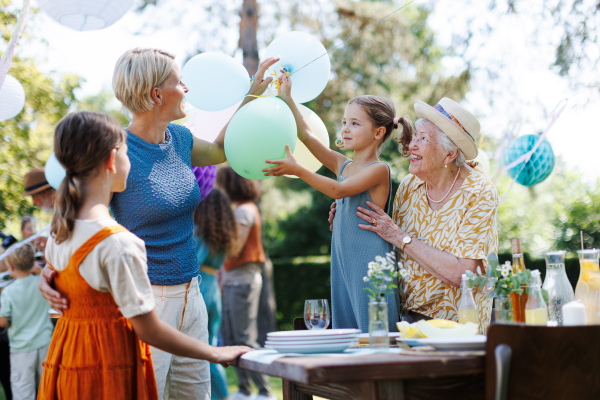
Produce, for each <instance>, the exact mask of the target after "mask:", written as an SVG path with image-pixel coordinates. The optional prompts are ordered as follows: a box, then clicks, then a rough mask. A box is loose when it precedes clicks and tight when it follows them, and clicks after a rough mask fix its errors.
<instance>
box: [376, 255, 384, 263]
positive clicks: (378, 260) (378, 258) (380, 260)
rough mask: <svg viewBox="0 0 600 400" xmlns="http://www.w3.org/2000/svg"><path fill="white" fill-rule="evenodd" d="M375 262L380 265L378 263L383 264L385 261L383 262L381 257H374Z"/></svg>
mask: <svg viewBox="0 0 600 400" xmlns="http://www.w3.org/2000/svg"><path fill="white" fill-rule="evenodd" d="M375 261H377V262H379V263H380V262H383V261H385V260H384V259H383V257H381V256H376V257H375Z"/></svg>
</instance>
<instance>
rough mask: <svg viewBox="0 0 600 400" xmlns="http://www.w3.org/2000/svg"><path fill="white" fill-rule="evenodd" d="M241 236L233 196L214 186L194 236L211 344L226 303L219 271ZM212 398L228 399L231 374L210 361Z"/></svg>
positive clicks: (199, 213)
mask: <svg viewBox="0 0 600 400" xmlns="http://www.w3.org/2000/svg"><path fill="white" fill-rule="evenodd" d="M237 237H238V230H237V222H236V220H235V215H234V214H233V209H232V208H231V201H229V197H227V195H226V194H225V193H224V192H223V191H221V190H220V189H217V188H214V189H213V190H212V191H211V192H210V194H209V195H208V196H207V197H206V198H205V199H204V200H203V201H202V202H201V203H200V205H199V206H198V207H197V208H196V211H194V239H195V240H196V246H197V247H196V256H197V259H198V265H200V277H201V278H202V279H201V280H200V293H202V297H204V303H206V311H207V312H208V343H209V344H210V345H211V346H216V345H217V335H218V334H219V331H220V330H221V320H222V315H223V312H222V311H223V306H222V303H221V289H220V288H219V282H218V281H217V273H218V271H219V270H220V269H221V267H222V266H223V263H224V262H225V258H226V257H227V255H228V253H229V252H230V251H231V249H232V247H233V245H234V243H235V241H236V240H237ZM210 389H211V399H213V400H216V399H226V398H228V397H229V393H228V390H227V376H226V374H225V369H224V368H223V366H222V365H220V364H212V363H211V364H210Z"/></svg>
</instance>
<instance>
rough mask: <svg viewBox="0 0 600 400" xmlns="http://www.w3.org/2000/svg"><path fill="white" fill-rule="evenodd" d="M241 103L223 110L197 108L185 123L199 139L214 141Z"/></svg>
mask: <svg viewBox="0 0 600 400" xmlns="http://www.w3.org/2000/svg"><path fill="white" fill-rule="evenodd" d="M241 103H242V102H241V101H239V102H237V103H236V104H234V105H233V106H231V107H229V108H226V109H225V110H222V111H203V110H196V111H195V112H194V115H192V116H191V118H190V119H189V120H188V121H187V122H186V123H184V124H183V125H184V126H185V127H187V128H188V129H189V130H190V131H192V133H193V134H194V136H196V137H197V138H198V139H202V140H206V141H207V142H210V143H213V142H214V141H215V139H216V138H217V136H219V133H220V132H221V130H222V129H223V128H224V127H225V125H227V122H229V120H230V119H231V118H232V117H233V114H235V112H236V111H237V109H238V107H239V106H240V104H241Z"/></svg>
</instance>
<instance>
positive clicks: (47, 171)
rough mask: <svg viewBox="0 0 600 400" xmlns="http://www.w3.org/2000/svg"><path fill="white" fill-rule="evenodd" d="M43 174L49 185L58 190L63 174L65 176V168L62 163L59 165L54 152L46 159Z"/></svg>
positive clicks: (63, 177)
mask: <svg viewBox="0 0 600 400" xmlns="http://www.w3.org/2000/svg"><path fill="white" fill-rule="evenodd" d="M44 175H45V176H46V180H47V181H48V183H49V184H50V186H52V187H53V188H54V189H56V190H58V188H59V187H60V184H61V183H62V181H63V179H65V176H67V173H66V171H65V169H64V168H63V166H62V165H60V163H59V162H58V160H57V159H56V156H55V155H54V153H52V154H51V155H50V157H49V158H48V161H46V166H45V167H44Z"/></svg>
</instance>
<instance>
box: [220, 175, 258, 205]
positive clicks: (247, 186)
mask: <svg viewBox="0 0 600 400" xmlns="http://www.w3.org/2000/svg"><path fill="white" fill-rule="evenodd" d="M217 185H218V186H219V187H220V188H221V189H223V190H224V191H225V193H227V196H229V198H230V199H231V201H235V202H239V203H241V202H244V201H256V200H258V199H259V197H260V188H259V187H258V184H257V183H256V181H251V180H250V179H246V178H244V177H243V176H241V175H238V174H237V173H236V172H235V171H234V170H233V168H231V167H223V168H220V169H219V170H218V172H217Z"/></svg>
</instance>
